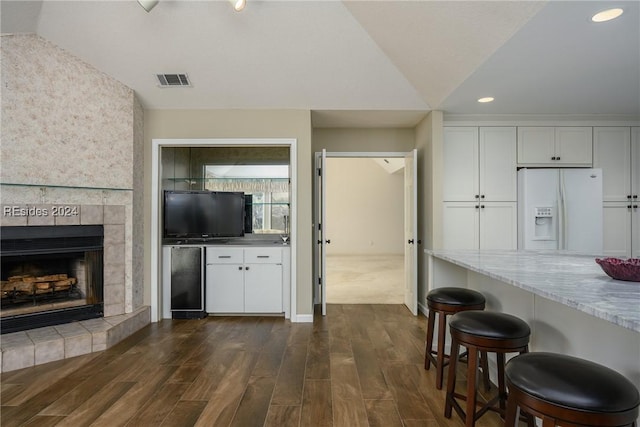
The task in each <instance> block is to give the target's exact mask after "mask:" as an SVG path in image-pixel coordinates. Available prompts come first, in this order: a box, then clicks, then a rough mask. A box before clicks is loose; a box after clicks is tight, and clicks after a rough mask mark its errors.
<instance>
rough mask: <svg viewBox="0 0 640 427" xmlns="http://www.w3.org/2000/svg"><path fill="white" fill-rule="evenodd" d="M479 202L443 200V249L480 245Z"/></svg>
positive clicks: (475, 247)
mask: <svg viewBox="0 0 640 427" xmlns="http://www.w3.org/2000/svg"><path fill="white" fill-rule="evenodd" d="M478 214H479V204H478V203H477V202H475V203H469V202H444V203H443V212H442V215H443V216H442V245H443V249H478V248H479V247H480V234H479V232H480V227H479V215H478Z"/></svg>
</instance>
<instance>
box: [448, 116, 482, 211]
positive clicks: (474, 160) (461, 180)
mask: <svg viewBox="0 0 640 427" xmlns="http://www.w3.org/2000/svg"><path fill="white" fill-rule="evenodd" d="M443 159H444V167H443V188H442V192H443V193H442V199H443V200H446V201H458V202H460V201H473V200H475V199H476V197H475V196H476V195H478V196H479V184H478V128H477V127H445V128H444V146H443Z"/></svg>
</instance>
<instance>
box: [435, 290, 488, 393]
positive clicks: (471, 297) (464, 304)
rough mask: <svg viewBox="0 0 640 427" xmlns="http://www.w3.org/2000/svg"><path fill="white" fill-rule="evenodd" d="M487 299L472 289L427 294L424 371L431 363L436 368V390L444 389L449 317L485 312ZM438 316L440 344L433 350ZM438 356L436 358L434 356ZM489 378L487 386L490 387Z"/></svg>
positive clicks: (436, 291)
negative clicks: (445, 351)
mask: <svg viewBox="0 0 640 427" xmlns="http://www.w3.org/2000/svg"><path fill="white" fill-rule="evenodd" d="M484 305H485V298H484V296H483V295H482V294H481V293H480V292H476V291H474V290H471V289H465V288H455V287H445V288H436V289H434V290H432V291H431V292H429V293H428V294H427V307H428V308H429V320H428V322H427V344H426V347H425V352H424V369H426V370H429V368H430V366H431V363H432V362H433V365H434V366H435V367H436V388H437V389H438V390H440V389H442V377H443V372H444V367H445V366H447V364H448V363H449V362H448V360H445V359H448V358H449V356H448V355H446V354H444V341H445V333H446V330H447V316H449V315H452V314H456V313H458V312H461V311H467V310H484ZM436 314H438V343H437V348H436V350H435V351H434V350H433V329H434V326H435V323H436ZM434 354H435V355H436V357H434V356H433V355H434ZM488 384H489V382H488V377H487V378H486V384H485V385H487V386H488Z"/></svg>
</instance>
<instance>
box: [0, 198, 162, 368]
mask: <svg viewBox="0 0 640 427" xmlns="http://www.w3.org/2000/svg"><path fill="white" fill-rule="evenodd" d="M54 206H59V205H21V206H8V205H3V206H2V207H1V208H2V215H1V218H2V226H40V225H54V226H55V225H103V226H104V307H105V310H104V315H105V317H104V318H99V319H90V320H83V321H80V322H73V323H66V324H62V325H56V326H48V327H44V328H38V329H30V330H26V331H21V332H14V333H9V334H3V335H1V336H0V349H1V352H0V368H1V369H0V372H7V371H12V370H16V369H21V368H26V367H29V366H34V365H38V364H42V363H47V362H52V361H55V360H60V359H65V358H70V357H74V356H80V355H82V354H87V353H91V352H95V351H102V350H105V349H107V348H109V347H111V346H112V345H115V344H116V343H118V342H119V341H121V340H123V339H124V338H126V337H127V336H129V335H131V334H133V333H134V332H136V331H137V330H139V329H141V328H142V327H144V326H145V325H147V324H149V323H150V321H151V313H150V309H149V307H148V306H143V307H139V308H137V309H134V310H133V311H132V312H130V313H125V292H126V290H125V269H126V267H125V262H126V261H125V258H126V256H125V218H126V215H125V206H124V205H67V206H69V207H71V209H68V210H66V211H67V212H72V213H73V212H75V214H70V215H66V216H60V215H57V216H54V215H52V214H51V212H54V211H56V209H52V208H53V207H54ZM19 208H34V209H32V210H31V213H35V212H37V214H33V215H27V214H25V211H20V210H16V209H19ZM12 209H13V212H12V211H11V210H12ZM38 209H39V210H38ZM43 212H45V213H46V214H43ZM14 213H15V214H14Z"/></svg>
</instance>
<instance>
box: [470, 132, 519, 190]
mask: <svg viewBox="0 0 640 427" xmlns="http://www.w3.org/2000/svg"><path fill="white" fill-rule="evenodd" d="M479 152H480V157H479V163H480V170H479V173H480V192H479V193H480V198H481V199H484V201H487V202H507V201H515V200H517V198H518V185H517V183H518V173H517V170H516V128H515V127H481V128H480V150H479Z"/></svg>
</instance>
